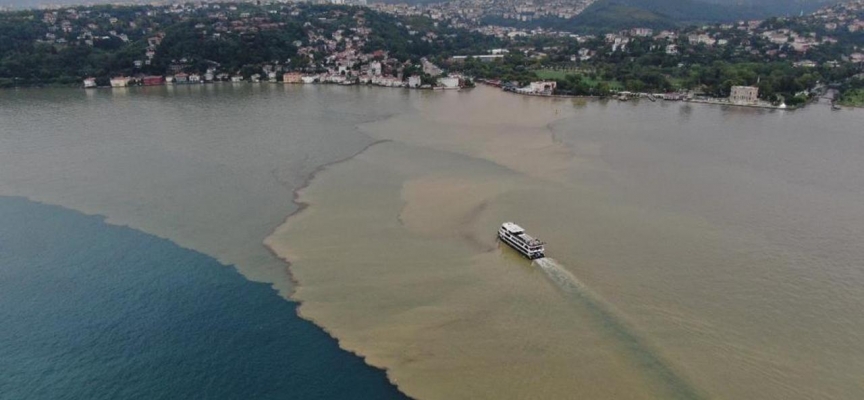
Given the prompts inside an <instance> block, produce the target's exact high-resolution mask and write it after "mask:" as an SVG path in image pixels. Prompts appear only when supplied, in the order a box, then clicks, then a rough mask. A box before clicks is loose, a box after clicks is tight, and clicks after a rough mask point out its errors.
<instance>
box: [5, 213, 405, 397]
mask: <svg viewBox="0 0 864 400" xmlns="http://www.w3.org/2000/svg"><path fill="white" fill-rule="evenodd" d="M295 308H296V304H295V303H292V302H289V301H285V300H284V299H282V298H281V297H279V296H278V295H277V294H276V293H275V292H274V291H273V290H272V289H271V288H270V287H269V286H267V285H265V284H258V283H251V282H249V281H247V280H245V279H244V278H243V277H242V276H241V275H239V274H238V273H237V272H236V271H235V270H234V269H233V268H231V267H229V266H225V265H222V264H220V263H219V262H218V261H216V260H215V259H213V258H211V257H209V256H207V255H204V254H201V253H198V252H195V251H191V250H188V249H184V248H181V247H178V246H177V245H175V244H174V243H172V242H171V241H168V240H165V239H160V238H158V237H155V236H152V235H148V234H145V233H143V232H140V231H136V230H133V229H130V228H126V227H118V226H113V225H108V224H106V223H104V221H103V220H102V218H99V217H94V216H87V215H83V214H81V213H78V212H75V211H71V210H68V209H64V208H61V207H55V206H48V205H44V204H39V203H34V202H31V201H28V200H26V199H23V198H17V197H0V398H2V399H167V398H170V399H181V398H186V399H188V398H198V399H214V398H219V399H273V398H281V399H286V398H290V399H341V398H350V399H392V398H404V396H402V395H401V394H400V393H399V392H398V391H397V390H396V388H395V387H394V386H393V385H392V384H390V383H389V382H388V381H387V379H386V377H385V374H384V372H383V371H380V370H377V369H374V368H371V367H369V366H367V365H366V364H364V362H363V360H362V359H360V358H359V357H357V356H355V355H353V354H350V353H348V352H346V351H343V350H341V349H339V347H338V346H337V344H336V342H335V340H333V339H332V338H330V337H329V336H328V335H327V334H326V333H325V332H324V331H322V330H321V329H319V328H318V327H316V326H315V325H313V324H311V323H310V322H308V321H305V320H302V319H301V318H299V317H298V316H297V315H296V312H295Z"/></svg>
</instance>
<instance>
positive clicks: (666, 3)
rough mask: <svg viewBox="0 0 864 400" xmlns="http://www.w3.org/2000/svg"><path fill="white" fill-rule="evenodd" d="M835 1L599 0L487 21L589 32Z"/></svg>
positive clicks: (744, 16) (779, 12)
mask: <svg viewBox="0 0 864 400" xmlns="http://www.w3.org/2000/svg"><path fill="white" fill-rule="evenodd" d="M832 3H836V1H823V0H598V1H597V2H595V3H594V4H592V5H591V6H589V7H588V8H587V9H586V10H585V11H584V12H583V13H582V14H580V15H578V16H577V17H576V18H573V19H569V20H564V19H559V18H543V19H538V20H534V21H530V22H516V21H514V20H505V19H501V18H489V19H487V22H489V23H500V24H502V25H511V26H518V27H525V28H529V27H544V28H550V29H558V30H566V31H574V32H592V31H610V30H617V29H625V28H632V27H645V28H654V29H666V28H673V27H676V26H681V25H687V24H699V23H717V22H731V21H739V20H749V19H763V18H767V17H771V16H787V15H790V16H791V15H798V14H799V13H802V12H803V13H810V12H813V11H815V10H816V9H818V8H820V7H822V6H824V5H826V4H832Z"/></svg>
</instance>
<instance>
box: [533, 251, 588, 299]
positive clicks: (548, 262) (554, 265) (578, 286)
mask: <svg viewBox="0 0 864 400" xmlns="http://www.w3.org/2000/svg"><path fill="white" fill-rule="evenodd" d="M533 264H534V265H536V266H538V267H540V269H542V270H543V272H545V273H546V276H548V277H549V279H550V280H552V282H553V283H555V285H557V286H558V288H559V289H561V290H563V291H565V292H568V293H574V294H579V295H588V294H591V295H593V293H591V291H590V290H589V289H588V287H587V286H585V285H584V284H583V283H582V282H581V281H579V279H577V278H576V276H575V275H573V274H572V273H570V271H567V270H566V269H564V267H563V266H561V264H558V262H557V261H555V260H554V259H552V258H549V257H544V258H538V259H536V260H534V261H533Z"/></svg>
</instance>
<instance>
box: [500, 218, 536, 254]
mask: <svg viewBox="0 0 864 400" xmlns="http://www.w3.org/2000/svg"><path fill="white" fill-rule="evenodd" d="M498 238H499V239H501V240H502V241H503V242H504V243H507V244H509V245H510V247H512V248H514V249H516V251H518V252H520V253H522V255H523V256H525V257H528V259H530V260H536V259H538V258H543V257H546V255H545V254H544V252H545V249H544V248H543V244H544V243H543V242H541V241H540V240H539V239H536V238H533V237H531V236H528V234H527V233H525V230H524V229H522V227H521V226H519V225H516V224H514V223H512V222H505V223H504V224H502V225H501V229H498Z"/></svg>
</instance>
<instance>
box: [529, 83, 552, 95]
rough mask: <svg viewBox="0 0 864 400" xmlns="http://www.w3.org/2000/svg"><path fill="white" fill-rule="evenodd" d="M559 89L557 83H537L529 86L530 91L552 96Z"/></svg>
mask: <svg viewBox="0 0 864 400" xmlns="http://www.w3.org/2000/svg"><path fill="white" fill-rule="evenodd" d="M556 87H557V82H555V81H537V82H531V84H530V85H529V88H530V91H531V92H532V93H537V94H552V92H554V91H555V88H556Z"/></svg>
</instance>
